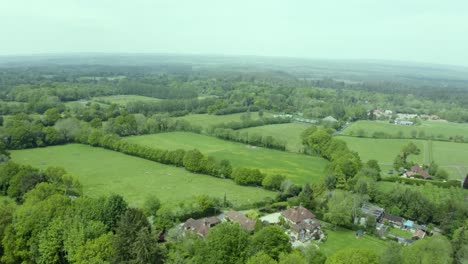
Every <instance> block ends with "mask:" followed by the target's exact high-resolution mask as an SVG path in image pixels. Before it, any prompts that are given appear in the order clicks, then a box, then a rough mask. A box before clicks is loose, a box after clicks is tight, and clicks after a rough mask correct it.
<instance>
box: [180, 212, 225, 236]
mask: <svg viewBox="0 0 468 264" xmlns="http://www.w3.org/2000/svg"><path fill="white" fill-rule="evenodd" d="M220 222H221V221H220V220H219V219H218V218H216V217H205V218H201V219H197V220H195V219H193V218H190V219H188V220H187V221H185V223H184V224H183V225H182V228H183V229H184V230H185V231H189V232H193V233H195V234H197V235H199V236H201V237H205V236H206V235H207V234H208V231H210V228H211V227H213V226H215V225H217V224H219V223H220Z"/></svg>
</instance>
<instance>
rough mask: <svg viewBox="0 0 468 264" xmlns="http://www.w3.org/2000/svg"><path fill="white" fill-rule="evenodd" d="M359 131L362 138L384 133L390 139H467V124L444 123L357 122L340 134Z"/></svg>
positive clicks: (351, 134) (354, 133)
mask: <svg viewBox="0 0 468 264" xmlns="http://www.w3.org/2000/svg"><path fill="white" fill-rule="evenodd" d="M360 130H361V131H364V133H365V134H364V137H372V135H373V134H374V133H375V132H384V133H387V134H389V135H390V136H392V137H399V136H398V134H399V132H401V133H402V135H403V137H404V138H413V135H412V133H416V137H418V138H430V137H433V139H442V140H449V139H450V138H451V137H452V138H453V137H455V136H464V137H465V140H467V139H468V138H467V135H468V124H459V123H451V122H444V121H423V122H422V124H421V125H415V126H403V125H395V124H391V123H389V122H385V121H357V122H355V123H353V124H351V125H350V126H349V127H347V128H346V129H345V130H343V131H342V132H341V134H342V135H350V136H357V135H358V134H359V133H358V131H360ZM413 131H415V132H413ZM421 133H422V134H421Z"/></svg>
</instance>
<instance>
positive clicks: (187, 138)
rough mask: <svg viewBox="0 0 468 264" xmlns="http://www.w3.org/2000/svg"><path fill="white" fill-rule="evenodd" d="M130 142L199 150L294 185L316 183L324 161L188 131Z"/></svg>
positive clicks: (158, 146) (150, 136)
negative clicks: (289, 181)
mask: <svg viewBox="0 0 468 264" xmlns="http://www.w3.org/2000/svg"><path fill="white" fill-rule="evenodd" d="M127 140H128V141H129V142H132V143H137V144H142V145H145V146H149V147H155V148H162V149H170V150H175V149H186V150H190V149H194V148H196V149H199V150H200V151H201V152H202V153H204V154H205V155H210V156H213V157H215V158H216V159H227V160H229V161H231V163H232V165H233V166H241V167H249V168H258V169H260V170H261V171H262V172H264V173H268V174H282V175H285V176H286V177H288V178H289V179H291V180H292V181H293V182H295V183H299V184H302V183H306V182H318V181H320V179H321V178H322V176H323V171H324V168H325V166H326V165H327V161H326V160H324V159H322V158H319V157H311V156H306V155H300V154H296V153H289V152H284V151H278V150H272V149H266V148H260V147H253V146H249V145H244V144H240V143H235V142H230V141H225V140H221V139H218V138H215V137H210V136H205V135H199V134H194V133H188V132H171V133H161V134H154V135H145V136H135V137H128V138H127Z"/></svg>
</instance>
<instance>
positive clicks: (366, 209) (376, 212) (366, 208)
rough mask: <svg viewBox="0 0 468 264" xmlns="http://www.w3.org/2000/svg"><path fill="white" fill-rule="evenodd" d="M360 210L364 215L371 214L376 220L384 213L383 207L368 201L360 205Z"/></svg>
mask: <svg viewBox="0 0 468 264" xmlns="http://www.w3.org/2000/svg"><path fill="white" fill-rule="evenodd" d="M361 211H362V213H363V214H365V215H373V216H374V217H375V219H376V220H378V219H379V218H380V217H381V216H382V214H383V213H384V209H383V208H381V207H378V206H376V205H372V204H368V203H365V204H363V205H362V207H361Z"/></svg>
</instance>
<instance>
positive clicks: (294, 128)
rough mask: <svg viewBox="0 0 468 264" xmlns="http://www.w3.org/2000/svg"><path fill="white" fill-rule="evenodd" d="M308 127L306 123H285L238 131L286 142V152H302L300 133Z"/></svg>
mask: <svg viewBox="0 0 468 264" xmlns="http://www.w3.org/2000/svg"><path fill="white" fill-rule="evenodd" d="M310 126H311V125H310V124H306V123H287V124H275V125H266V126H259V127H250V128H244V129H240V130H239V131H247V132H249V133H256V134H259V135H262V136H272V137H274V138H275V139H278V140H284V141H285V142H286V150H287V151H291V152H300V151H301V150H302V142H301V138H300V136H301V133H302V132H303V131H304V130H306V129H307V128H308V127H310Z"/></svg>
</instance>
